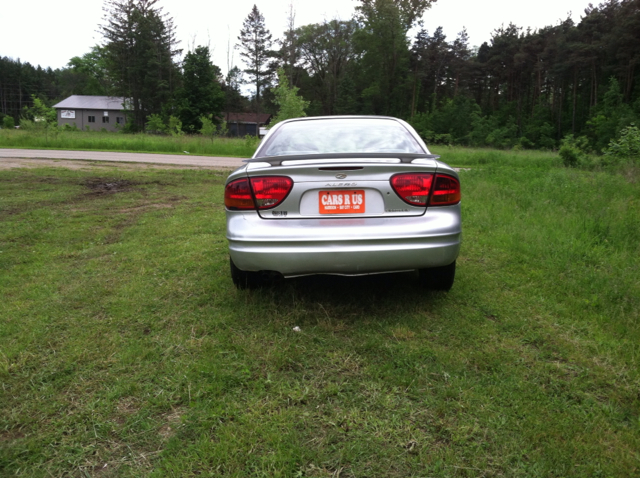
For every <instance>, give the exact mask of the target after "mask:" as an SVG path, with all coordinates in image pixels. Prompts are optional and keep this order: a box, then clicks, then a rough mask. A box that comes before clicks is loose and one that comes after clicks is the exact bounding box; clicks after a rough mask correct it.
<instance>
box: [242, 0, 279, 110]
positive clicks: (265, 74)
mask: <svg viewBox="0 0 640 478" xmlns="http://www.w3.org/2000/svg"><path fill="white" fill-rule="evenodd" d="M271 38H272V36H271V33H270V32H269V30H267V28H266V26H265V23H264V17H263V16H262V14H261V13H260V11H259V10H258V7H256V6H255V5H254V6H253V8H252V9H251V13H249V16H247V18H246V19H245V21H244V23H243V24H242V30H240V36H239V37H238V40H239V41H240V43H239V44H238V45H237V46H239V47H240V48H241V52H240V56H241V57H242V59H243V61H244V63H245V64H246V65H247V69H246V70H244V72H245V73H247V75H249V83H250V84H254V85H256V107H257V110H258V112H259V111H260V91H261V90H262V89H263V88H264V87H265V86H268V85H270V84H271V80H272V78H273V73H274V65H273V64H272V62H270V61H269V59H270V58H271V57H272V56H273V52H272V51H271V47H272V45H273V41H272V40H271Z"/></svg>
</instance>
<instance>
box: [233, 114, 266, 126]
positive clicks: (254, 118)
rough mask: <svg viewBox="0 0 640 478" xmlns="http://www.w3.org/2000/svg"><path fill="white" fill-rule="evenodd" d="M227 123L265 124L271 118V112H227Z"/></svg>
mask: <svg viewBox="0 0 640 478" xmlns="http://www.w3.org/2000/svg"><path fill="white" fill-rule="evenodd" d="M224 116H225V121H226V122H227V123H249V124H256V123H258V124H265V123H268V122H269V120H270V119H271V115H270V114H269V113H225V115H224Z"/></svg>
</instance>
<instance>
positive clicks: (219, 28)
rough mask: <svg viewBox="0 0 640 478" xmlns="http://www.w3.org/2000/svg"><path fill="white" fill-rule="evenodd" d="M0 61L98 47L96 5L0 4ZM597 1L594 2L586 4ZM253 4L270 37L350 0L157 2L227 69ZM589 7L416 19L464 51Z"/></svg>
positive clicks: (63, 58) (514, 8)
mask: <svg viewBox="0 0 640 478" xmlns="http://www.w3.org/2000/svg"><path fill="white" fill-rule="evenodd" d="M0 1H1V2H2V7H1V8H0V11H1V12H2V26H1V27H0V56H7V57H11V58H14V59H18V58H20V60H22V61H23V62H29V63H31V64H32V65H41V66H42V67H51V68H54V69H55V68H61V67H64V66H66V64H67V62H68V61H69V59H70V58H72V57H74V56H81V55H83V54H84V53H86V52H88V51H89V49H90V47H91V46H92V45H94V44H97V43H100V42H101V41H102V37H101V35H100V34H99V33H98V32H97V30H98V26H99V24H100V23H101V22H102V16H103V11H102V7H103V4H104V2H103V1H102V0H57V1H53V0H0ZM594 3H598V2H594ZM254 4H257V6H258V9H259V10H260V12H261V13H262V14H263V15H264V17H265V22H266V24H267V28H268V29H269V30H270V31H271V33H272V34H273V36H274V38H278V37H280V36H281V35H282V32H283V31H284V30H285V29H286V26H287V16H288V12H289V5H290V4H293V6H294V10H295V13H296V16H295V23H296V26H301V25H307V24H309V23H319V22H322V21H323V20H325V19H326V20H331V19H333V18H339V19H342V20H347V19H349V18H351V17H352V15H353V12H354V7H355V6H356V5H357V4H358V3H357V1H356V0H258V1H256V0H230V1H212V0H160V1H159V5H161V6H162V7H163V9H164V11H165V12H167V13H169V14H171V16H172V17H173V18H174V23H175V25H176V29H177V35H178V38H179V39H180V40H181V45H180V47H182V48H183V49H184V50H185V51H186V50H188V49H189V47H190V46H191V45H192V44H193V43H194V42H195V45H196V46H197V45H209V46H210V47H211V50H212V51H213V55H212V57H213V58H212V60H213V62H214V63H215V64H217V65H218V66H219V67H220V68H221V69H222V71H223V73H226V71H227V63H228V62H227V52H228V50H229V49H228V46H229V44H231V47H232V48H233V46H234V45H235V44H236V43H237V37H238V34H239V32H240V28H241V27H242V22H243V20H244V19H245V18H246V17H247V15H248V14H249V12H250V11H251V8H252V6H253V5H254ZM588 4H589V2H588V1H585V0H538V1H537V2H517V1H514V0H438V1H437V2H436V3H435V4H434V6H433V7H432V8H431V9H430V10H428V11H427V12H426V13H425V15H424V25H425V28H426V29H427V30H429V32H430V33H431V32H433V31H434V30H435V29H436V28H437V27H438V26H442V27H443V28H444V33H445V34H446V35H447V38H448V39H449V40H453V39H454V38H455V37H456V35H457V33H458V32H459V31H460V30H462V28H463V27H466V28H467V32H468V33H469V37H470V38H469V41H470V45H471V46H479V45H481V44H482V42H485V41H489V39H490V38H491V32H493V30H495V29H496V28H498V27H500V26H501V25H503V24H504V25H505V26H506V25H508V24H509V22H513V23H515V24H516V25H518V26H522V27H525V28H526V27H531V28H540V27H543V26H546V25H556V24H557V23H558V22H559V21H560V20H564V19H566V18H567V16H568V15H569V14H570V13H571V17H572V18H573V19H574V21H576V22H578V21H580V17H581V16H582V15H583V14H584V9H585V8H586V7H587V6H588ZM231 56H232V57H233V58H231V59H230V60H231V64H232V66H233V65H238V66H240V67H242V64H241V62H240V57H239V55H238V52H237V51H236V52H233V51H231Z"/></svg>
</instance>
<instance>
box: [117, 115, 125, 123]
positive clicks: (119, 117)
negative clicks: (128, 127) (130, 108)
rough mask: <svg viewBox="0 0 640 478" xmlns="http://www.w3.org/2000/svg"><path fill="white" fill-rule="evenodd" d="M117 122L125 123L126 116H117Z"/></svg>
mask: <svg viewBox="0 0 640 478" xmlns="http://www.w3.org/2000/svg"><path fill="white" fill-rule="evenodd" d="M116 123H118V124H123V123H124V117H122V116H116Z"/></svg>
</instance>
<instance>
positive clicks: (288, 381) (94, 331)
mask: <svg viewBox="0 0 640 478" xmlns="http://www.w3.org/2000/svg"><path fill="white" fill-rule="evenodd" d="M442 154H443V158H444V159H445V160H447V159H448V160H449V161H450V162H451V163H452V164H454V165H456V166H465V165H467V166H469V167H470V168H471V169H470V170H468V171H463V172H461V178H462V187H463V214H464V216H463V219H464V244H463V247H462V252H461V256H460V258H459V260H458V273H457V278H456V283H455V285H454V287H453V289H452V290H451V291H450V292H449V293H431V292H428V291H425V290H423V289H421V288H420V287H419V285H418V282H417V277H416V276H415V274H412V273H404V274H395V275H381V276H371V277H360V278H344V277H330V276H327V277H308V278H299V279H293V280H288V281H285V282H283V283H281V284H277V285H275V286H274V287H271V288H266V289H263V290H258V291H237V290H236V289H235V288H234V287H233V284H232V283H231V279H230V277H229V273H228V261H229V256H228V253H227V243H226V239H225V219H224V205H223V193H224V191H223V186H224V180H225V178H226V175H227V174H228V173H226V172H216V171H203V170H159V169H158V170H144V171H142V170H141V171H122V170H117V169H96V170H93V171H92V170H86V171H82V170H81V171H71V170H66V169H62V168H60V169H16V170H9V171H0V385H1V386H0V476H29V477H31V476H34V477H40V476H42V477H50V476H55V477H60V476H71V477H85V476H99V477H129V476H131V477H138V476H154V477H165V476H176V477H177V476H180V477H182V476H225V477H343V478H344V477H476V476H487V477H490V476H506V477H519V476H523V477H524V476H527V477H528V476H532V477H534V476H535V477H542V476H544V477H552V476H557V477H572V476H576V477H578V476H579V477H594V476H602V477H631V476H638V475H640V413H639V412H640V380H639V374H638V371H639V369H638V361H639V359H640V354H639V352H640V327H639V322H638V321H639V314H638V311H639V310H640V268H639V265H640V247H639V238H640V175H639V174H638V172H637V171H630V170H627V171H626V172H623V173H621V172H587V171H580V170H572V169H565V168H562V167H560V166H559V165H558V160H557V158H555V156H554V155H552V154H546V155H545V154H542V153H526V154H525V153H521V154H515V153H510V152H490V151H465V150H451V152H450V153H449V157H448V156H447V151H446V150H443V151H442ZM296 326H297V327H300V329H301V331H300V332H295V331H294V330H293V328H294V327H296Z"/></svg>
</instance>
